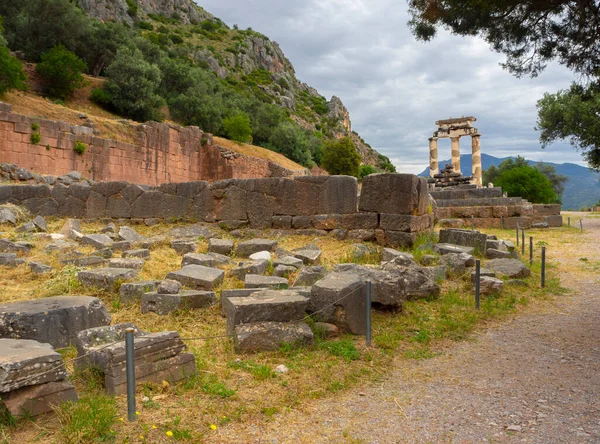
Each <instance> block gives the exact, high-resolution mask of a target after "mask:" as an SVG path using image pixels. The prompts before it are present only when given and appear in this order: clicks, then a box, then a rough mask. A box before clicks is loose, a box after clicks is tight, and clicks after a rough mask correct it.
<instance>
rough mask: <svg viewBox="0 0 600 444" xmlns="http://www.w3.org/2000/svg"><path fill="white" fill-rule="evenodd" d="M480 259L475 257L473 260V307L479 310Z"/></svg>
mask: <svg viewBox="0 0 600 444" xmlns="http://www.w3.org/2000/svg"><path fill="white" fill-rule="evenodd" d="M480 279H481V261H480V260H479V259H477V260H476V261H475V308H476V309H477V310H479V292H480V289H481V286H480V284H481V281H480Z"/></svg>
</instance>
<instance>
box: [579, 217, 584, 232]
mask: <svg viewBox="0 0 600 444" xmlns="http://www.w3.org/2000/svg"><path fill="white" fill-rule="evenodd" d="M579 227H580V228H581V232H582V233H583V218H581V219H579Z"/></svg>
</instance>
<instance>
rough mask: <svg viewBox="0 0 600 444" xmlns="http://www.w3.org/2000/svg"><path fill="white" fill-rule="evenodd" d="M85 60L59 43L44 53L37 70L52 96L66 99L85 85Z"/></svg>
mask: <svg viewBox="0 0 600 444" xmlns="http://www.w3.org/2000/svg"><path fill="white" fill-rule="evenodd" d="M85 69H86V65H85V62H84V61H83V60H81V59H80V58H79V57H77V56H76V55H75V54H73V53H72V52H71V51H69V50H68V49H67V48H65V47H64V46H63V45H58V46H55V47H54V48H52V49H51V50H50V51H48V52H47V53H45V54H43V55H42V61H41V63H38V65H37V68H36V70H37V72H38V73H39V74H40V75H41V76H42V77H43V79H44V83H45V86H46V89H47V90H48V93H49V94H50V96H52V97H56V98H59V99H62V100H65V99H66V98H67V97H69V96H71V95H72V94H73V93H74V92H75V90H76V89H77V88H79V87H80V86H81V85H83V75H82V74H81V73H82V72H83V71H84V70H85Z"/></svg>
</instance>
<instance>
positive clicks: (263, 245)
mask: <svg viewBox="0 0 600 444" xmlns="http://www.w3.org/2000/svg"><path fill="white" fill-rule="evenodd" d="M276 248H277V241H275V240H270V239H251V240H248V241H244V242H240V243H239V244H238V246H237V250H236V254H237V256H238V257H249V256H250V255H251V254H254V253H258V252H259V251H271V252H272V251H275V249H276Z"/></svg>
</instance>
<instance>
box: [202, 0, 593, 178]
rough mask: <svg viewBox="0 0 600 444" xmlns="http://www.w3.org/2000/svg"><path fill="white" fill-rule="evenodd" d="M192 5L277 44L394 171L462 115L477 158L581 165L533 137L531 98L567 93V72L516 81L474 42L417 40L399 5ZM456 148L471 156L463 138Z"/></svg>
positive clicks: (417, 163)
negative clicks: (471, 119) (472, 132)
mask: <svg viewBox="0 0 600 444" xmlns="http://www.w3.org/2000/svg"><path fill="white" fill-rule="evenodd" d="M196 1H197V3H199V4H200V5H201V6H202V7H204V8H205V9H206V10H207V11H208V12H210V13H212V14H214V15H216V16H217V17H219V18H220V19H222V20H223V21H225V22H226V23H227V24H228V25H229V26H233V24H238V25H239V27H240V28H243V29H245V28H248V27H251V28H253V29H255V30H257V31H260V32H262V33H263V34H265V35H267V36H268V37H269V38H271V39H272V40H275V41H277V42H278V43H279V44H280V46H281V48H282V49H283V51H284V53H285V54H286V56H287V57H288V58H289V59H290V60H291V62H292V63H293V65H294V67H295V69H296V75H297V77H298V78H299V79H300V80H302V81H304V82H306V83H308V84H309V85H311V86H313V87H315V88H317V89H318V90H319V92H320V93H321V94H322V95H324V96H325V97H327V98H328V99H329V98H330V97H331V96H332V95H336V96H338V97H340V98H341V99H342V101H343V102H344V104H345V105H346V107H347V108H348V110H349V111H350V117H351V120H352V127H353V129H354V130H355V131H357V132H358V133H359V134H360V135H361V136H362V137H363V138H364V139H365V140H366V141H367V142H368V143H369V144H370V145H371V146H373V147H374V148H375V149H377V150H378V151H379V152H381V153H383V154H385V155H387V156H389V157H390V158H391V159H392V162H393V163H394V164H395V165H396V167H397V169H398V171H400V172H412V173H418V172H420V171H422V170H423V168H425V167H426V166H428V162H429V154H428V153H429V149H428V141H427V139H428V138H429V137H430V136H431V134H432V132H433V131H434V130H435V129H436V128H435V124H434V122H435V121H436V120H440V119H446V118H450V117H460V116H468V115H472V116H475V117H477V122H476V123H475V126H476V127H477V128H478V129H479V132H480V133H481V134H482V137H481V149H482V152H484V153H487V154H491V155H493V156H496V157H504V156H510V155H517V154H519V155H521V156H524V157H526V158H528V159H531V160H536V161H537V160H544V161H549V162H557V163H562V162H574V163H579V164H582V165H584V163H583V162H581V157H580V155H579V154H578V153H577V152H576V151H575V150H574V149H573V148H571V147H570V146H569V145H567V144H556V145H554V146H552V147H548V148H546V149H544V150H542V149H541V147H540V144H539V140H538V139H539V133H538V132H536V131H535V130H534V127H535V122H536V115H537V113H536V106H535V105H536V102H537V100H538V99H540V98H541V97H542V95H543V94H544V92H556V91H557V90H559V89H564V88H567V87H568V86H569V84H570V83H571V80H572V79H573V76H572V75H571V74H570V73H569V72H568V71H567V70H566V69H564V68H562V67H560V66H558V65H552V66H549V67H548V68H547V69H546V71H544V72H543V73H542V75H541V76H540V77H538V78H536V79H529V78H522V79H517V78H515V77H513V76H512V75H511V74H509V73H508V72H506V71H503V70H502V68H501V67H500V66H499V63H500V62H501V61H502V60H504V58H503V56H502V55H501V54H497V53H494V52H492V51H491V50H490V49H489V47H488V45H487V44H486V43H485V42H483V41H482V40H480V39H478V38H461V37H456V36H453V35H450V34H449V33H448V32H444V31H442V32H440V33H439V35H438V36H437V38H436V39H434V40H433V41H432V42H429V43H423V42H417V41H416V40H415V39H414V37H413V36H412V34H411V33H410V31H409V29H408V26H407V25H406V23H407V21H408V7H407V4H406V1H405V0H394V1H392V0H294V1H283V0H229V1H223V0H196ZM461 144H462V153H468V152H470V149H471V141H470V138H467V137H465V138H462V139H461ZM439 148H440V160H443V159H448V158H450V140H449V139H440V142H439ZM462 169H463V171H465V170H468V169H470V168H469V166H464V165H463V167H462Z"/></svg>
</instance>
